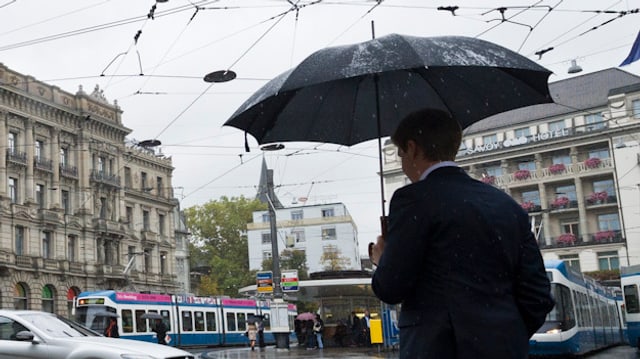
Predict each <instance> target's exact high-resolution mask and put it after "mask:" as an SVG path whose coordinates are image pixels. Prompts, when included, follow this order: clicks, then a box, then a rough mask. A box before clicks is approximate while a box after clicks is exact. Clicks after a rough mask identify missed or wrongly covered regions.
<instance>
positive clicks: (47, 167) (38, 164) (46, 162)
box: [33, 157, 53, 173]
mask: <svg viewBox="0 0 640 359" xmlns="http://www.w3.org/2000/svg"><path fill="white" fill-rule="evenodd" d="M33 168H35V169H37V170H40V171H44V172H50V173H51V172H53V161H52V160H50V159H46V158H44V157H36V158H34V159H33Z"/></svg>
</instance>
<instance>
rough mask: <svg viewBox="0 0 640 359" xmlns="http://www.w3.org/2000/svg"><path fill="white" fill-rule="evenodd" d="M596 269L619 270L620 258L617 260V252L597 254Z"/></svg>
mask: <svg viewBox="0 0 640 359" xmlns="http://www.w3.org/2000/svg"><path fill="white" fill-rule="evenodd" d="M598 269H599V270H613V269H620V258H618V252H616V251H607V252H598Z"/></svg>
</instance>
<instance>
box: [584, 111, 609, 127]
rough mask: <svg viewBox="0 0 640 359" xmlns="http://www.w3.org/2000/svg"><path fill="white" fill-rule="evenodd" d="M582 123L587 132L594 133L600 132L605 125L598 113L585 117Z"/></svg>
mask: <svg viewBox="0 0 640 359" xmlns="http://www.w3.org/2000/svg"><path fill="white" fill-rule="evenodd" d="M584 122H585V124H586V130H587V131H595V130H602V129H603V128H605V127H606V123H605V122H604V119H603V117H602V114H600V113H594V114H591V115H586V116H585V117H584Z"/></svg>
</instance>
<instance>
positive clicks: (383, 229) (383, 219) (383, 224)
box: [380, 216, 389, 238]
mask: <svg viewBox="0 0 640 359" xmlns="http://www.w3.org/2000/svg"><path fill="white" fill-rule="evenodd" d="M388 224H389V217H388V216H380V234H381V235H382V238H385V237H386V236H387V226H388Z"/></svg>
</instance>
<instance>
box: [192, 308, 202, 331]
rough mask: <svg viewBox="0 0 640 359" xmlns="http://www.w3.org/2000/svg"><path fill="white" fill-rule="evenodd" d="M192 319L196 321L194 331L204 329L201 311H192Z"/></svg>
mask: <svg viewBox="0 0 640 359" xmlns="http://www.w3.org/2000/svg"><path fill="white" fill-rule="evenodd" d="M193 320H194V321H195V322H196V332H203V331H204V315H203V314H202V312H193Z"/></svg>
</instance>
